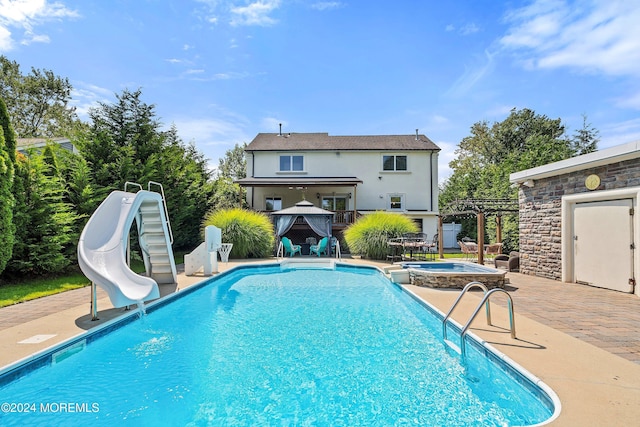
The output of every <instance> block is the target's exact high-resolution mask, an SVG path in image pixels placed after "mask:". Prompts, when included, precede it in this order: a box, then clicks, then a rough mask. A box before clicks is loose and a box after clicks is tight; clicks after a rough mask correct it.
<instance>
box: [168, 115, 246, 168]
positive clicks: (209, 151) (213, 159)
mask: <svg viewBox="0 0 640 427" xmlns="http://www.w3.org/2000/svg"><path fill="white" fill-rule="evenodd" d="M214 109H215V107H214ZM212 114H214V113H212ZM215 115H216V116H220V117H221V118H215V119H212V118H208V117H202V118H193V117H181V118H174V119H173V120H172V121H171V123H172V124H175V126H176V129H177V130H178V134H179V135H180V137H181V138H182V139H183V140H184V141H185V142H187V143H189V142H193V143H194V144H195V145H196V147H197V148H198V150H199V151H200V152H202V153H203V154H204V156H205V157H206V158H207V159H208V160H209V161H208V166H209V168H210V169H212V170H213V169H216V168H217V167H218V163H219V159H220V158H222V157H224V155H225V153H226V151H227V150H229V149H231V148H233V147H234V146H235V145H236V144H242V143H243V142H247V143H249V142H250V141H251V140H252V139H253V137H254V136H255V135H251V136H249V135H247V134H246V132H245V128H246V125H247V123H246V120H245V119H244V118H243V117H241V116H237V115H233V114H229V113H228V114H226V115H225V113H224V112H220V111H216V112H215ZM169 126H170V124H169V125H168V126H166V128H167V129H168V128H169Z"/></svg>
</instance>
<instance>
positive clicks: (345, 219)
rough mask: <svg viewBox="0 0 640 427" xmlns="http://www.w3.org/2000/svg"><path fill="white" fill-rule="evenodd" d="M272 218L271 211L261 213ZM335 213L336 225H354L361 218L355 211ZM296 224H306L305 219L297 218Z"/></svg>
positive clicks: (334, 221)
mask: <svg viewBox="0 0 640 427" xmlns="http://www.w3.org/2000/svg"><path fill="white" fill-rule="evenodd" d="M259 212H262V213H265V214H267V215H269V216H271V211H259ZM332 212H335V214H336V216H335V218H334V220H333V224H334V225H349V224H353V222H354V221H355V219H356V218H357V217H358V216H359V215H358V214H357V212H355V211H345V210H342V211H332ZM294 224H306V223H305V222H304V218H302V217H298V218H296V222H295V223H294Z"/></svg>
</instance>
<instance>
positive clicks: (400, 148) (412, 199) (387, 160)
mask: <svg viewBox="0 0 640 427" xmlns="http://www.w3.org/2000/svg"><path fill="white" fill-rule="evenodd" d="M281 130H282V129H280V132H277V133H259V134H258V135H256V137H255V138H254V139H253V141H251V143H250V144H248V145H247V147H246V149H245V152H246V158H247V175H246V176H247V177H246V178H243V179H239V180H237V181H236V182H237V183H238V184H240V186H242V187H244V188H246V190H247V191H246V201H247V203H248V204H249V206H250V207H251V208H252V209H254V210H256V211H262V212H267V213H268V212H273V211H278V210H281V209H285V208H289V207H292V206H294V205H295V204H296V203H298V202H300V201H301V200H302V199H305V200H307V201H308V202H311V203H313V204H314V205H315V206H316V207H318V208H322V209H325V210H328V211H332V212H334V213H335V217H334V222H333V235H334V236H336V237H338V238H340V237H341V235H342V231H343V230H344V229H345V228H346V227H347V226H348V225H350V224H351V223H353V222H354V220H355V219H356V218H357V217H358V216H360V215H366V214H367V213H370V212H374V211H380V210H382V211H388V212H401V213H403V214H405V215H407V216H408V217H409V218H412V219H413V220H414V221H415V222H416V223H417V224H418V226H419V228H420V230H422V232H424V233H426V234H427V235H428V236H429V237H433V235H434V234H435V233H436V232H437V223H438V217H437V215H438V153H439V151H440V148H439V147H438V146H437V145H435V144H434V143H433V142H432V141H431V140H430V139H429V138H427V137H426V136H425V135H422V134H419V133H418V130H416V133H415V134H410V135H369V136H362V135H361V136H333V135H329V134H328V133H293V132H291V133H283V132H282V131H281ZM312 233H313V232H312V230H310V229H309V226H308V225H307V224H305V223H304V221H302V218H299V220H298V221H296V223H295V224H294V226H293V227H292V229H291V230H290V231H289V232H288V233H287V235H288V236H290V237H292V240H294V242H296V241H297V242H304V240H305V237H313V236H312Z"/></svg>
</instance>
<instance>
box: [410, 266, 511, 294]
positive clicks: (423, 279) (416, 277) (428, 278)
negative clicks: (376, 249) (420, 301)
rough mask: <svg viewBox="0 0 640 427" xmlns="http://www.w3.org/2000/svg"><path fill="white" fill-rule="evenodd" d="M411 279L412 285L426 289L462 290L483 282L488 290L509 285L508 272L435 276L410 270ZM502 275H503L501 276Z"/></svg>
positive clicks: (413, 269)
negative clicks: (474, 282) (473, 283)
mask: <svg viewBox="0 0 640 427" xmlns="http://www.w3.org/2000/svg"><path fill="white" fill-rule="evenodd" d="M408 270H409V278H410V281H411V284H412V285H415V286H422V287H425V288H442V289H462V288H464V287H465V285H466V284H467V283H469V282H473V281H478V282H482V283H483V284H484V285H485V286H486V287H487V288H488V289H493V288H503V289H504V287H505V285H506V284H508V283H509V279H508V278H507V277H505V276H506V274H507V272H506V271H505V272H499V273H487V274H482V273H473V274H469V273H461V274H456V273H446V274H434V273H431V272H424V271H420V270H419V269H415V268H409V269H408ZM500 273H501V274H500Z"/></svg>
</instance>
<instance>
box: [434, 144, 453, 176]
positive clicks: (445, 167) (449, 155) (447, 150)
mask: <svg viewBox="0 0 640 427" xmlns="http://www.w3.org/2000/svg"><path fill="white" fill-rule="evenodd" d="M435 144H436V145H437V146H438V147H440V152H439V153H438V183H439V184H442V183H443V182H444V181H446V180H447V179H449V177H450V176H451V174H452V173H453V170H452V169H451V168H450V167H449V163H450V162H451V161H452V160H453V159H454V158H455V157H456V153H455V152H456V149H457V148H458V144H457V143H455V142H447V141H438V142H436V143H435Z"/></svg>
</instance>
